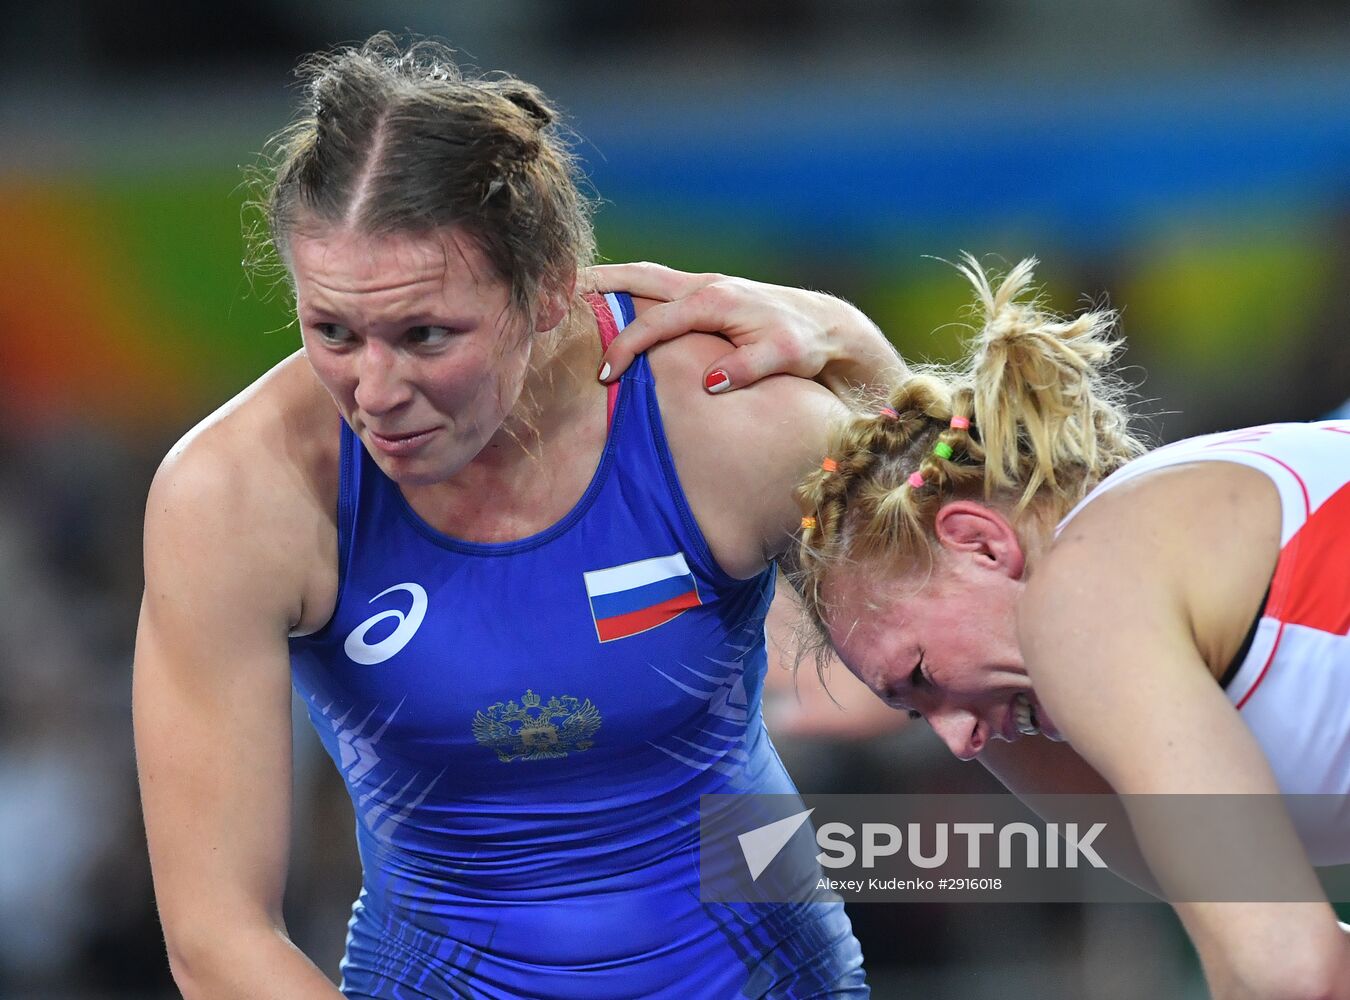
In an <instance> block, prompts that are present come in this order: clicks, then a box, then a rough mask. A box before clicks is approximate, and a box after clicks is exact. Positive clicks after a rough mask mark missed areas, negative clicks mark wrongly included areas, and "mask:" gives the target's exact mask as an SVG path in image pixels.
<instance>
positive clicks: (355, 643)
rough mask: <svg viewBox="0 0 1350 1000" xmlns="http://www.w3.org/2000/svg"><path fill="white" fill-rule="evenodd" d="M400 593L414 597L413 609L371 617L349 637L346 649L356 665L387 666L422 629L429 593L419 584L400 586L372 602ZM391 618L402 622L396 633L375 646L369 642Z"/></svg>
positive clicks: (385, 591)
mask: <svg viewBox="0 0 1350 1000" xmlns="http://www.w3.org/2000/svg"><path fill="white" fill-rule="evenodd" d="M396 590H406V591H407V592H408V593H409V594H411V595H412V607H411V608H409V609H408V610H407V611H406V612H403V611H399V610H398V609H397V608H391V609H390V610H388V611H381V612H380V613H379V614H378V615H371V616H370V617H369V618H367V619H366V620H365V621H363V622H362V623H361V624H360V625H358V626H356V628H354V629H352V632H351V635H349V636H347V641H346V642H345V643H343V645H342V649H343V652H345V653H346V654H347V656H348V657H350V658H351V659H352V661H353V662H355V663H364V664H367V665H369V664H372V663H383V662H384V661H385V660H387V659H389V658H390V657H391V656H394V655H395V654H397V653H398V651H399V650H401V649H402V648H403V647H404V646H406V645H408V640H410V639H411V638H412V637H413V635H414V634H415V633H416V632H417V630H418V629H419V628H420V627H421V625H422V619H423V618H425V617H426V616H427V592H426V591H425V590H423V589H422V588H421V587H420V586H418V585H417V584H415V583H396V584H394V585H393V586H392V587H390V588H388V589H387V590H382V591H380V592H379V593H378V594H376V595H375V596H374V597H372V598H371V599H370V601H369V603H370V604H374V603H375V602H376V601H378V600H379V599H380V598H381V597H383V596H384V595H385V594H392V593H393V592H394V591H396ZM387 618H397V619H398V625H397V626H396V627H395V628H394V631H393V632H391V633H390V634H389V635H387V636H385V637H384V638H383V639H381V640H380V641H379V642H377V643H375V644H374V645H371V644H369V643H367V642H366V636H367V635H368V634H370V630H371V629H373V628H374V627H375V626H376V625H378V624H379V623H380V622H382V621H384V620H385V619H387Z"/></svg>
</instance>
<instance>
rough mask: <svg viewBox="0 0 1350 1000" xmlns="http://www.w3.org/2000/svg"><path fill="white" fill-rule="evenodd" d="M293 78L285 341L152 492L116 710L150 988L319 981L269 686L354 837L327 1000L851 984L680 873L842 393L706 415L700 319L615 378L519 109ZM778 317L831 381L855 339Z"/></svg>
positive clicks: (761, 394)
mask: <svg viewBox="0 0 1350 1000" xmlns="http://www.w3.org/2000/svg"><path fill="white" fill-rule="evenodd" d="M303 75H304V77H305V79H306V81H307V83H308V90H307V102H306V105H305V107H304V108H303V110H302V112H301V114H300V115H299V117H298V118H297V120H296V122H295V124H294V125H293V126H292V127H291V128H290V129H289V130H287V131H286V132H285V133H283V135H282V137H281V141H280V144H279V146H278V150H277V153H278V155H277V159H276V165H275V170H274V172H273V174H272V178H271V182H270V186H269V190H268V192H267V194H266V201H265V203H266V207H267V210H268V216H269V223H270V228H271V234H272V240H273V242H274V244H275V247H276V250H277V251H278V253H279V256H280V260H281V261H282V262H283V263H284V264H285V267H286V269H287V272H288V274H289V277H290V279H291V280H292V282H293V287H294V291H295V294H296V302H297V312H298V318H299V323H300V327H301V331H302V334H303V339H304V350H303V351H301V352H299V353H298V354H297V355H295V356H294V357H292V358H290V359H289V360H287V361H285V362H283V363H282V364H281V365H279V366H278V367H277V368H276V369H274V370H273V371H272V372H269V373H268V374H267V375H265V376H264V377H263V378H261V379H260V380H259V381H258V382H257V383H256V384H255V385H253V386H252V387H250V388H249V389H248V390H246V391H245V392H244V393H242V394H241V395H240V396H239V397H237V398H236V399H235V400H233V401H232V402H231V403H229V404H227V405H226V406H225V407H223V408H222V409H221V410H220V411H218V412H217V413H216V414H215V415H213V416H212V417H210V418H208V419H207V420H206V421H205V422H204V423H203V424H202V425H201V426H200V427H198V428H197V429H196V430H194V431H193V432H192V433H191V434H189V435H188V436H187V437H186V438H185V439H184V440H183V441H182V442H181V443H180V445H179V446H177V447H176V448H175V449H174V451H173V452H172V453H171V455H170V456H169V458H168V459H166V461H165V463H164V465H163V467H162V468H161V470H160V472H159V474H158V476H157V477H156V480H155V483H154V485H153V487H152V490H151V495H150V499H149V504H148V509H147V519H146V581H147V584H146V594H145V602H144V605H143V610H142V616H141V623H140V631H139V636H138V644H137V654H136V673H135V692H134V694H135V699H134V700H135V722H136V736H137V751H138V755H139V764H140V770H141V780H142V794H143V799H144V806H145V814H146V827H147V832H148V836H149V842H150V850H151V858H152V862H153V867H154V874H155V883H156V892H157V896H158V900H159V906H160V912H161V916H162V919H163V924H164V928H165V932H166V938H167V942H168V946H169V955H170V962H171V965H172V968H173V971H174V976H175V978H176V980H177V982H178V984H179V986H180V987H181V988H182V990H183V992H184V994H185V995H186V996H187V997H189V998H195V997H239V996H248V997H285V998H287V1000H295V998H311V997H312V998H331V997H336V996H337V994H336V993H335V991H334V990H333V987H332V985H331V984H330V982H329V980H328V978H327V977H326V976H325V975H324V974H322V973H321V972H320V971H319V970H318V969H317V968H316V967H315V966H314V965H313V964H312V963H311V962H310V961H309V960H308V959H306V958H305V957H304V956H303V955H301V954H300V953H299V952H298V951H297V950H296V949H295V948H294V946H293V945H291V943H290V942H289V940H288V938H287V936H286V932H285V927H284V924H283V922H282V919H281V897H282V891H283V886H284V883H285V872H286V856H287V849H288V837H289V815H290V809H291V800H290V774H289V766H290V738H291V734H290V725H289V722H290V717H289V699H290V684H291V679H292V676H293V679H294V685H295V688H296V690H297V691H298V692H299V693H300V695H301V696H302V697H303V699H304V701H305V703H306V704H307V706H308V709H309V712H310V716H311V718H312V720H313V722H314V725H315V727H316V729H317V730H318V732H319V734H320V737H321V738H322V739H323V742H324V745H325V746H326V748H327V749H328V751H329V753H330V754H331V755H332V757H333V759H334V761H335V763H336V764H337V766H338V767H339V769H340V770H341V773H342V775H343V777H344V779H345V781H346V783H347V787H348V789H349V791H350V793H351V797H352V802H353V806H354V808H355V814H356V825H357V840H358V844H359V847H360V851H361V857H362V861H363V866H364V873H365V875H364V885H363V889H362V893H361V897H360V899H359V901H358V902H357V904H356V906H355V909H354V914H353V917H352V921H351V932H350V936H349V939H348V950H347V956H346V959H345V961H344V966H343V987H342V990H343V993H344V994H345V995H347V996H350V997H461V996H472V997H495V998H506V997H576V998H583V997H584V998H587V1000H599V998H620V997H625V998H626V997H671V998H675V997H679V998H691V997H694V998H697V997H706V998H718V1000H720V998H727V997H736V996H746V997H782V998H804V997H817V996H832V997H836V996H837V997H845V996H847V997H853V996H863V995H865V994H866V987H865V985H863V976H862V970H861V958H860V955H859V950H858V946H857V942H856V941H855V940H854V938H853V936H852V934H851V932H850V930H849V925H848V921H847V918H846V917H845V915H844V913H843V911H842V909H841V908H840V906H839V905H838V904H837V903H836V904H826V903H823V904H810V905H800V906H788V905H772V906H771V905H754V906H752V905H748V904H737V905H725V904H711V903H703V902H701V901H700V899H699V891H698V890H699V886H698V870H697V835H698V823H697V820H698V802H699V796H700V795H703V794H707V793H713V792H783V791H789V790H790V789H791V784H790V782H789V780H788V778H787V776H786V774H785V773H784V771H783V768H782V765H781V764H780V762H779V760H778V758H777V756H776V754H775V753H774V751H773V748H772V746H771V745H770V743H769V741H768V738H767V736H766V735H765V733H764V729H763V724H762V721H761V718H760V686H761V682H762V679H763V670H764V659H765V657H764V636H763V627H762V623H763V619H764V616H765V612H766V609H767V606H768V603H769V601H770V598H771V595H772V590H773V585H772V579H773V578H772V575H771V574H772V570H771V568H770V567H771V561H772V559H773V557H774V555H775V554H776V553H778V552H779V551H781V550H782V549H783V548H785V547H786V545H787V543H788V540H789V537H790V533H791V531H792V529H793V528H794V527H795V525H796V522H797V519H798V516H799V515H798V512H797V510H796V509H795V506H794V504H793V501H792V499H791V486H792V484H793V483H794V482H795V481H796V480H797V479H798V478H800V476H801V475H802V474H803V473H804V472H805V471H806V470H807V469H808V468H809V467H810V466H811V465H812V464H813V463H814V462H815V461H817V460H818V458H819V455H820V453H821V447H822V442H823V434H824V427H825V424H826V422H827V418H828V416H829V415H830V413H831V411H832V410H833V409H834V408H835V405H836V404H835V403H834V400H833V398H832V397H831V396H830V395H829V394H828V393H827V392H826V391H825V390H823V389H821V388H820V387H819V386H815V385H813V384H811V383H810V382H806V381H802V380H796V379H775V380H767V381H765V382H763V383H761V384H759V385H757V386H755V387H753V388H752V389H747V390H746V391H743V392H738V393H733V394H731V395H729V396H715V395H712V394H710V393H707V392H705V391H704V388H703V385H702V384H701V381H700V376H701V374H702V372H703V370H704V368H705V367H706V366H707V365H708V364H709V363H710V362H711V361H712V360H713V359H714V358H716V357H718V356H720V354H721V353H723V351H724V349H725V344H724V343H722V342H720V341H717V340H716V339H715V338H711V337H701V336H690V337H685V338H682V339H681V340H680V341H678V342H677V343H672V344H670V345H666V346H662V347H660V348H657V349H654V350H653V351H652V352H651V353H650V355H649V356H647V357H645V358H643V359H641V360H640V361H639V363H638V364H636V365H635V366H634V367H633V368H632V369H631V370H630V371H629V372H628V373H627V374H625V376H624V378H623V380H622V382H621V383H620V384H618V385H616V386H613V387H611V389H610V390H609V391H608V392H607V391H606V390H605V388H604V387H603V386H600V385H599V384H597V383H596V381H595V372H596V369H597V368H598V367H599V363H600V357H601V351H602V336H603V335H605V334H606V333H610V334H612V332H613V331H614V330H615V329H617V328H618V327H620V326H622V325H623V324H624V323H625V322H626V321H627V320H629V319H631V318H632V316H633V314H634V306H633V303H632V301H631V300H630V299H628V298H627V297H626V296H622V295H620V296H610V297H607V298H601V297H591V298H589V299H588V298H586V297H584V296H581V295H579V294H577V293H576V291H575V287H576V281H577V275H578V271H579V268H580V267H581V266H583V265H584V264H585V263H587V262H588V260H589V257H590V253H591V248H592V237H591V233H590V229H589V224H588V221H587V216H586V211H585V205H584V202H583V199H581V197H580V196H579V195H578V193H577V188H576V178H575V174H574V171H573V166H572V163H571V161H570V159H569V158H568V156H567V154H566V151H565V150H564V149H563V147H562V146H561V145H560V143H559V141H558V139H557V138H556V136H555V135H554V130H553V129H552V128H551V126H552V123H553V119H554V115H553V112H552V111H551V109H550V108H549V106H548V105H547V103H546V102H545V100H544V98H543V97H542V95H541V94H539V92H538V91H537V90H535V89H534V88H532V87H530V86H528V85H526V84H523V83H520V82H518V81H514V80H511V79H502V78H494V79H492V80H481V79H466V78H464V77H463V76H462V75H461V74H460V73H459V71H458V70H457V69H456V68H455V67H454V65H453V63H451V62H450V61H449V58H448V56H447V54H446V53H445V52H444V51H442V50H440V49H437V48H434V47H427V46H419V47H417V48H415V49H414V50H412V51H408V52H403V51H400V50H398V49H397V48H396V47H394V46H393V45H392V43H390V42H389V41H388V40H387V39H385V38H377V39H373V40H372V41H371V42H370V43H368V44H367V45H366V46H364V47H363V48H361V49H359V50H345V51H342V52H339V53H336V54H334V55H330V56H323V57H317V58H315V59H313V60H311V61H309V62H308V63H306V65H305V67H304V68H303ZM641 308H642V304H641V303H639V304H638V309H641ZM809 308H810V309H811V310H814V311H815V312H816V315H815V316H814V319H816V320H817V321H818V322H820V323H821V324H824V325H829V326H831V327H833V328H835V329H837V330H840V331H843V333H842V335H843V336H844V337H845V338H846V339H847V338H850V337H851V338H855V342H854V343H853V344H852V345H851V346H850V347H849V349H848V350H847V351H846V352H844V355H845V356H850V357H853V358H857V359H860V360H859V361H858V362H857V366H858V368H859V369H860V370H874V369H875V368H876V367H879V359H881V358H883V357H886V356H888V350H889V349H888V348H887V347H886V345H885V342H884V340H882V339H881V338H880V336H879V335H878V334H876V333H875V330H874V328H872V327H871V326H870V324H868V323H867V322H866V321H865V320H864V319H862V318H861V317H860V314H857V313H856V311H853V310H851V309H850V307H847V306H845V305H843V304H842V303H838V302H835V301H833V300H827V299H824V298H821V297H816V298H812V299H810V300H809ZM869 352H870V353H869ZM824 374H825V375H826V376H827V377H840V376H847V375H849V374H850V372H848V371H841V370H839V368H838V366H836V367H835V368H832V369H828V370H827V371H826V372H825V373H824ZM334 404H336V409H335V406H334ZM339 414H340V417H341V419H339Z"/></svg>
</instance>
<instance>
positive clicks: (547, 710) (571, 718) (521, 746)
mask: <svg viewBox="0 0 1350 1000" xmlns="http://www.w3.org/2000/svg"><path fill="white" fill-rule="evenodd" d="M600 721H601V720H600V711H599V709H597V708H596V707H595V706H594V705H592V704H591V700H590V699H589V698H587V699H586V700H585V701H581V700H579V699H577V698H573V697H572V696H571V695H570V694H569V695H563V696H562V697H556V696H554V697H550V698H549V700H548V701H544V700H543V699H542V698H540V697H539V695H537V694H535V693H534V691H533V690H531V689H526V691H525V693H524V694H523V695H522V696H521V698H520V702H519V703H517V702H516V701H515V700H512V701H506V702H502V701H499V702H497V703H496V704H495V705H490V706H488V709H487V711H486V712H483V711H479V712H476V713H474V717H473V736H474V739H476V740H477V741H478V742H479V743H480V744H482V745H483V746H485V747H488V748H489V749H491V750H494V751H496V754H497V759H498V760H500V761H503V762H507V761H513V760H553V759H556V758H558V757H566V756H567V755H568V754H569V753H572V752H573V751H581V750H589V749H590V748H591V747H592V746H594V745H595V740H594V739H593V738H592V737H594V736H595V732H596V730H598V729H599V728H600Z"/></svg>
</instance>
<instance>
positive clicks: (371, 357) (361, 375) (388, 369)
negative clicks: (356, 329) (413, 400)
mask: <svg viewBox="0 0 1350 1000" xmlns="http://www.w3.org/2000/svg"><path fill="white" fill-rule="evenodd" d="M411 395H412V390H411V387H410V386H409V385H408V382H407V380H406V379H404V378H403V375H402V373H401V372H400V370H399V359H398V355H397V353H396V352H395V351H393V350H392V349H391V348H390V347H389V346H388V345H387V344H383V343H381V342H380V341H378V340H376V339H374V338H370V339H368V340H367V341H366V343H365V344H363V345H362V348H361V355H360V357H359V359H358V361H357V365H356V392H355V398H356V405H357V406H359V407H360V408H361V410H362V411H363V412H365V413H369V414H371V415H372V416H381V415H383V414H386V413H389V412H391V411H393V410H396V409H398V408H399V407H400V406H401V405H403V404H404V403H406V402H407V401H408V399H409V398H410V397H411Z"/></svg>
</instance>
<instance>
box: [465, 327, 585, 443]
mask: <svg viewBox="0 0 1350 1000" xmlns="http://www.w3.org/2000/svg"><path fill="white" fill-rule="evenodd" d="M531 352H532V357H531V362H530V369H529V372H528V373H527V374H526V376H525V384H524V386H523V387H522V388H521V392H520V398H519V399H518V400H517V401H516V405H515V407H514V409H512V411H511V413H510V415H508V416H507V418H506V420H505V421H504V422H503V423H502V426H501V427H500V428H499V429H498V431H497V433H496V434H494V435H493V436H492V439H491V440H490V441H488V443H487V446H486V447H485V448H484V449H483V450H482V452H480V453H479V455H478V456H477V457H476V458H475V459H474V460H473V462H471V463H470V466H473V465H480V464H481V465H482V466H483V467H484V468H494V467H495V468H500V469H504V468H508V467H511V466H515V465H521V464H523V463H526V462H538V461H539V460H540V459H541V458H542V457H543V453H544V452H546V451H547V450H548V449H549V447H550V445H551V444H553V443H554V442H556V441H557V440H559V439H560V438H562V439H566V438H568V437H570V429H571V427H572V426H573V424H574V423H575V421H576V420H577V419H579V418H580V417H581V416H582V415H583V414H585V413H586V412H588V410H590V409H591V408H592V406H593V403H594V399H593V397H594V396H595V392H594V390H595V388H596V386H597V385H598V383H597V382H596V381H595V369H596V368H597V367H598V366H599V363H600V334H599V329H598V327H597V324H596V319H595V315H594V314H593V313H592V312H591V309H590V307H589V306H588V305H587V304H586V303H585V302H578V304H577V305H576V306H575V307H574V308H573V309H572V310H571V311H570V312H569V313H568V315H567V318H566V319H564V320H563V322H562V324H561V325H560V326H559V327H558V328H557V329H555V330H551V331H549V332H548V333H546V334H541V335H540V336H539V340H538V341H537V342H536V344H534V345H532V347H531Z"/></svg>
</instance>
